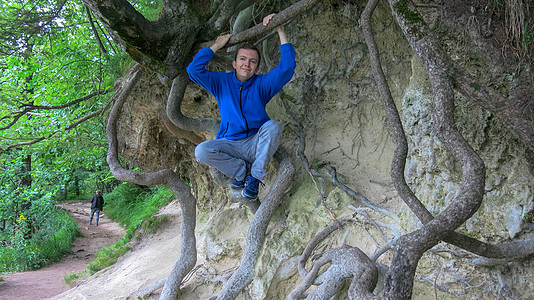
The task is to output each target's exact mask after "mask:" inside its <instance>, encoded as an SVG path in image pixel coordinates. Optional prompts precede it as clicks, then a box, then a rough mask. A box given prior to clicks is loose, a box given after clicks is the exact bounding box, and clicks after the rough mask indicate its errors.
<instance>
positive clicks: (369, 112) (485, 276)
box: [119, 3, 534, 299]
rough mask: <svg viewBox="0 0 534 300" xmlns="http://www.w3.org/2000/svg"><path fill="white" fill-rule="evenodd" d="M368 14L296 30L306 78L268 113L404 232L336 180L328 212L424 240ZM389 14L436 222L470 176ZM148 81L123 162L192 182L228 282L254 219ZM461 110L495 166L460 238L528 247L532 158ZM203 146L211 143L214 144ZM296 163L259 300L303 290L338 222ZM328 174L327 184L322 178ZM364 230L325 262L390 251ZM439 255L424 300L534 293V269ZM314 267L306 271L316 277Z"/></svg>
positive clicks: (411, 169) (289, 141)
mask: <svg viewBox="0 0 534 300" xmlns="http://www.w3.org/2000/svg"><path fill="white" fill-rule="evenodd" d="M340 12H342V13H341V14H339V13H340ZM359 13H360V12H359V11H358V9H357V7H355V6H352V5H351V4H349V3H343V4H339V6H338V7H334V6H329V7H328V9H325V10H322V9H321V10H320V12H319V11H314V12H310V14H312V15H313V18H311V17H307V18H301V19H298V22H297V23H296V24H298V26H296V25H291V24H289V25H287V26H286V30H287V32H288V34H289V35H290V39H291V40H292V41H294V45H295V49H296V53H297V70H296V74H295V76H294V78H293V79H292V81H291V82H290V83H289V84H288V85H287V86H286V87H285V88H284V91H285V92H286V93H287V94H288V95H290V96H291V99H281V98H280V97H278V96H277V97H275V98H274V99H273V100H272V101H271V103H269V105H268V111H269V114H270V116H271V118H273V119H275V120H278V121H280V123H281V124H282V125H283V132H284V135H283V139H282V144H283V145H284V147H286V148H287V149H289V150H290V152H291V153H294V152H295V151H294V150H295V149H296V148H297V145H296V141H297V140H298V139H297V138H296V134H295V131H296V128H295V126H294V125H292V118H293V116H296V117H297V118H299V121H300V122H301V123H302V124H303V127H304V128H305V133H306V137H307V138H306V149H305V154H306V156H307V158H308V161H309V162H310V165H311V166H312V167H314V168H318V166H319V165H320V164H321V163H325V162H329V163H330V164H331V165H333V166H334V167H336V169H337V171H338V179H339V180H340V181H342V182H343V183H344V184H346V185H347V186H348V187H349V188H351V189H352V190H354V191H355V192H356V193H358V194H360V195H362V196H364V197H365V198H367V199H368V200H369V201H370V202H372V203H373V204H375V205H380V206H381V207H383V208H385V209H388V210H389V211H391V212H392V214H393V215H395V216H396V217H397V218H398V219H399V220H400V221H396V220H395V219H394V218H390V217H386V216H384V215H383V214H380V213H377V212H376V211H375V210H372V209H369V208H366V207H365V206H364V205H362V203H361V202H360V201H358V200H355V199H354V198H352V197H350V196H349V195H347V194H346V193H345V192H344V191H342V190H341V189H340V188H338V187H336V186H334V185H333V184H332V183H331V182H330V181H328V180H325V181H326V190H325V200H324V204H325V205H326V207H328V209H329V210H330V211H331V212H332V215H333V216H334V217H336V218H340V217H344V216H351V215H353V214H355V212H354V211H353V210H351V209H350V208H349V205H354V206H356V207H360V208H361V209H363V210H365V212H367V213H368V214H369V215H371V216H372V218H373V219H374V220H375V221H376V222H377V223H379V224H381V225H380V226H381V229H382V231H383V233H384V235H385V236H386V237H387V238H388V239H391V238H392V237H393V236H394V235H395V234H404V233H408V232H412V231H414V230H417V229H418V228H420V226H421V223H420V221H419V220H417V218H416V217H415V216H414V214H413V213H412V212H411V211H410V210H409V209H408V208H407V206H406V205H405V204H404V203H403V202H402V200H401V199H400V198H399V196H398V195H397V194H396V192H395V190H394V188H393V186H392V183H391V179H390V177H389V172H390V165H391V158H392V153H393V151H394V148H395V147H394V145H393V141H392V138H391V135H390V133H389V129H388V128H387V123H386V119H385V115H384V110H383V108H382V105H381V100H380V98H379V96H378V93H377V90H376V85H375V84H374V80H373V79H372V78H373V77H372V74H371V71H370V69H369V62H368V53H367V48H366V46H365V43H364V40H363V37H362V34H361V30H360V29H359V27H358V26H357V23H356V21H355V20H356V19H358V16H359ZM389 14H390V12H389V8H387V7H385V6H384V7H379V8H378V10H377V12H376V13H375V17H376V18H377V19H376V21H374V24H373V26H374V30H375V32H376V40H377V44H378V45H379V48H380V51H381V60H382V63H383V64H384V65H383V66H384V69H385V73H386V77H387V79H388V81H389V85H390V88H391V91H392V95H393V98H394V99H395V101H396V104H397V107H398V110H399V114H400V116H401V119H402V122H403V126H404V130H405V132H406V135H407V137H408V143H409V154H408V159H407V161H406V171H405V176H406V180H407V182H408V184H409V186H410V187H411V188H412V189H413V190H414V192H415V194H416V195H417V197H418V198H419V199H420V200H421V201H422V202H423V203H424V204H425V205H426V206H427V208H428V209H429V211H430V212H431V213H432V214H434V215H437V214H439V213H440V212H441V211H443V209H445V207H446V206H447V205H449V204H450V203H451V202H452V201H454V199H455V197H456V196H457V195H458V193H459V183H460V180H461V172H460V169H459V166H458V164H457V163H456V162H455V161H454V159H453V157H452V155H451V154H450V153H449V152H448V151H447V150H446V149H444V147H443V145H442V143H441V142H440V141H439V140H438V139H437V138H436V136H435V132H434V129H433V121H432V113H433V108H432V106H433V98H432V89H431V86H430V85H429V82H428V78H427V75H426V73H425V70H424V68H423V66H422V64H421V62H420V61H419V59H418V58H417V57H416V56H415V55H414V54H413V51H412V50H411V48H410V47H409V45H408V44H407V42H406V40H405V39H404V37H403V35H402V33H401V32H400V30H399V29H398V27H397V26H396V23H395V21H394V20H392V19H391V16H389ZM340 15H341V17H340ZM318 28H319V29H318ZM318 41H319V42H318ZM267 47H268V51H267V52H268V53H269V55H270V56H272V57H271V58H270V60H271V61H272V60H276V59H277V56H276V55H277V54H276V53H277V52H276V51H277V44H276V40H274V39H273V40H268V43H267ZM145 83H146V84H147V86H146V87H143V88H142V89H141V91H139V93H138V95H139V99H137V100H136V101H135V102H134V101H132V102H128V103H127V107H126V108H125V113H123V116H121V120H122V121H121V123H120V124H121V131H120V132H119V138H120V139H121V145H122V148H123V153H122V155H124V156H125V157H126V159H127V160H128V161H129V162H131V163H132V164H135V163H136V162H140V164H141V165H142V167H145V168H146V169H149V170H150V169H156V168H157V167H158V166H159V165H161V164H164V165H166V166H169V165H170V166H175V168H176V170H177V171H178V173H179V174H181V175H182V176H183V177H184V178H188V180H190V182H191V186H192V190H193V193H194V195H195V196H196V197H197V198H198V213H197V220H198V222H197V246H198V250H199V253H198V257H199V264H203V265H204V266H205V267H206V269H207V270H209V272H211V273H213V274H218V275H221V276H222V275H223V274H226V273H225V272H226V271H227V270H231V269H233V268H235V267H236V266H238V265H239V264H240V259H241V255H242V253H243V248H244V247H245V237H246V234H247V230H248V225H249V224H250V221H251V219H252V217H253V214H252V213H251V212H250V211H249V210H248V209H247V208H245V207H243V206H240V205H239V204H237V203H231V201H230V192H229V190H228V189H227V188H222V187H221V185H220V184H219V183H217V180H214V179H213V176H211V175H210V172H209V170H208V169H207V168H206V167H205V166H202V165H199V164H198V163H197V162H196V161H195V160H194V157H193V151H194V146H193V145H191V144H190V143H188V142H187V141H184V140H183V139H180V138H176V137H172V136H171V135H170V134H169V133H168V132H167V131H165V129H164V128H163V127H161V126H162V125H161V123H160V122H159V119H158V118H159V117H158V114H157V112H158V111H159V110H160V109H161V108H162V107H164V103H165V97H164V96H165V95H164V93H163V91H164V88H162V87H161V86H159V85H158V83H157V80H156V79H154V78H148V79H147V80H146V81H145ZM313 90H316V93H313ZM144 92H147V93H152V94H150V95H146V94H145V93H144ZM455 100H456V119H457V123H458V127H459V129H460V131H461V132H462V133H463V134H464V136H465V138H466V139H467V140H468V141H469V142H470V143H471V145H472V147H473V148H474V149H475V151H476V152H477V153H478V154H479V155H480V156H481V157H482V158H483V160H484V162H485V164H486V167H487V176H486V186H485V195H484V200H483V203H482V205H481V207H480V209H479V211H478V212H477V213H476V214H475V215H474V216H473V217H472V218H471V219H469V220H468V221H467V222H466V223H465V224H464V225H463V226H461V227H460V228H459V229H458V230H457V231H458V232H460V233H464V234H468V235H469V236H473V237H475V238H478V239H481V240H483V241H487V242H502V241H506V240H509V239H512V238H527V237H530V236H531V233H529V232H528V231H525V230H524V229H525V228H526V227H528V226H527V225H528V223H529V222H530V220H531V219H532V214H533V213H532V211H533V209H534V182H533V181H532V177H533V175H532V174H531V173H530V172H529V164H530V163H529V161H528V159H527V157H528V155H527V152H528V150H527V149H526V148H525V147H524V146H523V145H521V144H520V143H519V142H518V141H517V140H516V139H515V138H514V137H513V136H512V135H511V134H510V133H509V132H508V131H507V130H506V129H504V128H503V126H502V125H501V124H499V122H497V121H496V120H495V118H494V117H492V116H491V114H490V113H488V112H487V111H486V110H484V109H482V108H480V107H478V106H476V105H474V104H473V103H472V102H471V101H470V100H468V99H465V98H464V97H463V96H461V95H456V99H455ZM284 102H285V103H284ZM132 103H135V104H132ZM183 105H184V106H183V112H184V114H186V115H188V116H191V117H193V116H194V117H217V111H216V105H215V104H214V101H213V99H211V98H210V95H208V94H207V93H204V92H203V91H202V90H199V89H198V88H197V87H194V86H191V87H189V88H188V91H187V93H186V98H185V99H184V104H183ZM287 107H289V109H290V112H288V111H287V110H286V108H287ZM292 115H293V116H292ZM205 137H208V138H211V137H209V135H208V134H205ZM293 162H294V164H295V165H296V167H297V175H296V176H295V179H294V182H293V184H292V185H291V188H290V190H289V191H287V192H286V196H285V198H284V199H283V202H282V204H281V205H280V207H278V208H277V210H276V211H275V213H274V215H273V218H272V220H271V223H270V225H269V227H268V229H267V233H266V240H265V243H264V247H263V248H262V250H261V251H260V253H259V257H258V262H257V264H256V267H255V275H254V280H253V282H252V283H251V285H249V286H248V287H247V289H246V291H245V293H246V294H247V295H249V296H250V297H251V299H283V298H285V297H286V296H287V295H288V294H289V293H290V292H291V290H292V289H293V288H294V287H296V286H297V285H298V284H299V283H300V282H301V281H302V279H301V278H300V276H299V275H298V272H297V263H298V260H299V256H300V254H301V253H302V251H303V249H304V248H305V247H306V245H307V243H308V242H309V241H310V240H311V239H312V238H313V237H314V236H315V235H316V234H317V233H318V232H320V231H321V230H322V229H324V228H325V227H326V226H328V225H329V224H331V223H332V216H331V215H330V213H329V212H328V211H327V210H326V208H325V207H324V206H323V203H321V201H318V200H317V199H318V195H319V190H320V187H319V186H318V185H316V183H315V182H313V181H312V180H311V178H310V176H309V175H308V174H306V173H305V172H304V171H303V168H302V162H301V161H300V159H299V158H298V157H294V160H293ZM276 168H277V165H276V162H273V163H271V166H270V167H269V170H268V172H269V174H268V176H267V178H266V180H265V182H266V184H267V186H266V187H265V188H263V190H262V191H261V193H260V200H261V199H262V197H264V196H265V193H266V192H267V190H268V188H269V186H270V184H271V183H272V179H273V178H274V176H275V174H276V171H277V170H276ZM319 171H321V172H324V173H328V172H327V171H326V170H324V169H319ZM354 218H355V222H354V223H352V224H350V225H347V226H346V227H345V228H343V229H341V230H338V231H336V232H334V233H333V234H331V236H329V237H328V238H327V239H326V240H325V241H324V242H323V243H321V244H320V245H319V247H318V248H317V249H316V250H315V254H317V253H321V252H324V251H327V250H329V249H332V248H335V247H339V246H341V245H342V244H343V243H345V244H348V245H351V246H355V247H359V248H360V249H362V250H363V251H364V252H365V253H366V254H367V255H369V256H370V255H372V254H373V253H374V252H375V251H376V250H377V249H379V248H380V247H383V246H384V245H385V244H386V241H385V240H384V239H383V238H382V236H381V233H380V232H379V231H378V230H377V228H376V226H375V225H373V224H372V223H371V222H369V221H368V220H366V219H365V218H364V217H362V215H361V214H356V215H355V217H354ZM176 234H178V233H176ZM439 247H445V248H444V249H445V250H446V251H442V252H437V251H434V252H433V251H429V252H428V253H427V254H425V255H424V256H423V258H422V260H421V262H420V265H419V268H418V277H417V278H416V280H415V288H414V296H413V298H414V299H429V298H432V299H434V292H435V289H434V287H433V285H432V284H433V283H434V282H435V283H436V284H437V285H438V286H439V287H447V290H448V293H445V292H440V294H439V298H440V299H457V297H460V298H465V299H479V298H477V297H479V296H480V295H488V297H489V299H491V297H492V295H497V294H499V293H500V292H501V290H503V289H504V288H505V287H507V286H511V283H512V282H513V286H514V289H515V290H516V291H517V294H519V295H531V294H534V284H532V283H531V279H530V278H526V277H524V276H521V274H525V273H526V274H529V273H532V271H533V269H534V267H533V266H532V264H531V263H530V262H524V263H521V264H520V263H510V264H509V265H507V268H508V270H507V271H506V272H505V271H503V269H502V268H501V267H499V266H498V267H496V269H492V270H489V269H484V268H475V267H473V265H472V264H471V260H470V259H465V258H459V257H457V256H455V255H453V253H455V251H456V249H452V248H453V247H452V246H449V245H445V244H444V245H440V246H439ZM177 248H178V246H177ZM440 249H441V248H440ZM442 250H443V249H442ZM390 256H391V253H390V252H387V253H386V254H385V255H383V256H382V257H381V258H380V259H379V260H378V262H379V263H383V264H385V265H388V264H389V262H390V258H391V257H390ZM310 266H311V265H310V263H309V262H308V264H307V268H308V269H309V268H310ZM210 276H211V275H210ZM214 276H215V275H214ZM215 278H221V277H215ZM220 281H221V280H219V279H214V278H213V277H209V276H208V275H205V276H204V277H201V276H196V277H195V276H193V278H192V279H191V282H188V283H187V285H186V287H185V288H184V290H183V292H182V294H181V296H180V299H199V297H200V298H209V296H212V295H214V293H215V292H214V291H217V290H218V289H220V287H221V283H220ZM193 287H195V288H193ZM340 299H343V298H342V297H341V298H340Z"/></svg>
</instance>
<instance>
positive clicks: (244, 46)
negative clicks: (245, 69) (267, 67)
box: [234, 44, 261, 66]
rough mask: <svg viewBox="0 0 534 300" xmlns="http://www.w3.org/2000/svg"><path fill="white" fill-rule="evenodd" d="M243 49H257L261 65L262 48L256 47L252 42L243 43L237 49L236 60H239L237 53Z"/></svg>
mask: <svg viewBox="0 0 534 300" xmlns="http://www.w3.org/2000/svg"><path fill="white" fill-rule="evenodd" d="M241 49H248V50H255V51H256V53H258V66H259V65H260V62H261V52H260V50H258V48H256V46H254V45H252V44H243V45H241V46H240V47H239V48H238V49H237V51H236V52H235V56H234V60H237V53H238V52H239V50H241Z"/></svg>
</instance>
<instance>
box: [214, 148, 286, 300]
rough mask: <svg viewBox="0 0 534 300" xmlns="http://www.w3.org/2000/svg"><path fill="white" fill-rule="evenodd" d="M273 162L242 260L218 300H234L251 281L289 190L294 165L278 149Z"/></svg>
mask: <svg viewBox="0 0 534 300" xmlns="http://www.w3.org/2000/svg"><path fill="white" fill-rule="evenodd" d="M275 158H276V159H278V160H279V161H280V168H279V170H278V175H277V177H276V179H275V180H274V183H273V184H272V186H271V188H270V190H269V193H268V194H267V196H266V197H265V199H263V201H262V203H261V205H260V207H259V208H258V210H257V211H256V214H255V215H254V218H253V219H252V222H251V224H250V227H249V229H248V233H247V240H246V246H245V251H244V253H243V257H242V258H241V265H240V266H239V268H238V269H237V270H236V271H235V272H234V274H232V277H230V279H229V280H228V281H227V282H226V284H225V285H224V287H223V289H222V291H221V293H220V294H219V296H218V297H217V299H235V298H236V297H237V295H239V293H240V292H241V291H242V290H243V289H244V288H245V287H246V286H247V285H248V284H250V282H251V281H252V277H253V275H254V266H255V265H256V261H257V259H258V255H259V253H260V250H261V247H262V246H263V242H264V241H265V232H266V230H267V226H268V225H269V221H270V220H271V216H272V214H273V212H274V210H275V208H276V207H278V205H279V204H280V202H281V201H282V196H283V195H284V192H285V191H286V189H287V188H288V187H289V185H290V183H291V181H292V179H293V174H294V173H295V167H294V166H293V163H292V162H291V160H290V158H289V156H288V155H287V153H286V152H285V151H284V150H283V149H282V148H279V149H278V151H277V152H276V154H275Z"/></svg>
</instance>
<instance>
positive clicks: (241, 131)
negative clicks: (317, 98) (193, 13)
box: [187, 14, 295, 200]
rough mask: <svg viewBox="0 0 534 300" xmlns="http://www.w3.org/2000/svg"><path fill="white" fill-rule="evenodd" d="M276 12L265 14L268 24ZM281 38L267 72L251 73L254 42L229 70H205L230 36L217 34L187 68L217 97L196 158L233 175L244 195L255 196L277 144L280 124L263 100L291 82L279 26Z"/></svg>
mask: <svg viewBox="0 0 534 300" xmlns="http://www.w3.org/2000/svg"><path fill="white" fill-rule="evenodd" d="M274 15H275V14H271V15H268V16H266V17H265V18H264V19H263V25H264V26H267V25H268V24H269V21H270V20H271V19H272V17H273V16H274ZM275 30H276V31H277V32H278V36H279V37H280V61H279V63H278V66H276V68H274V69H272V70H271V71H269V72H268V73H267V74H256V72H257V71H258V69H259V65H260V59H261V56H260V52H259V51H258V49H256V47H254V46H253V45H243V46H241V47H240V48H239V49H238V50H237V52H236V55H235V58H234V61H233V62H232V66H233V67H234V71H233V72H228V73H227V72H214V71H208V70H206V66H207V65H208V64H209V62H210V61H211V60H212V59H213V56H214V54H215V52H217V51H218V50H219V49H221V48H222V47H224V46H225V45H226V43H227V42H228V40H229V39H230V37H231V36H232V35H231V34H227V35H221V36H219V37H218V38H217V39H216V40H215V43H214V44H213V45H212V46H211V47H205V48H202V49H201V50H200V51H199V52H198V53H197V55H195V58H194V59H193V61H192V62H191V64H189V66H188V67H187V73H188V74H189V77H190V78H191V80H193V81H194V82H195V83H197V84H199V85H200V86H202V87H203V88H205V89H206V90H207V91H208V92H210V93H211V94H212V95H213V96H215V98H216V99H217V103H218V105H219V112H220V115H221V125H220V127H219V132H218V133H217V136H216V139H215V140H210V141H206V142H203V143H201V144H199V145H198V146H197V147H196V149H195V156H196V158H197V160H198V161H199V162H201V163H204V164H206V165H209V166H212V167H215V168H217V169H219V170H220V171H221V172H223V173H224V174H225V175H226V176H228V177H230V178H234V179H235V181H234V182H233V183H232V184H231V186H230V187H231V188H232V189H242V194H243V196H244V197H246V198H248V199H251V200H253V199H256V198H257V196H258V189H259V184H260V183H261V180H263V178H264V177H265V175H266V171H265V167H266V166H267V164H268V163H269V162H270V161H271V159H272V157H273V155H274V153H275V152H276V149H278V146H279V144H280V136H281V133H282V132H281V131H282V130H281V128H280V124H279V123H278V122H277V121H274V120H271V119H270V118H269V116H268V115H267V112H266V111H265V107H266V105H267V103H268V102H269V101H270V100H271V98H272V97H274V95H276V94H277V93H278V92H279V91H280V90H281V89H282V87H283V86H284V85H285V84H286V83H288V82H289V80H291V77H293V73H294V71H295V50H294V49H293V45H291V43H289V42H288V40H287V37H286V34H285V30H284V26H283V25H280V26H278V27H276V28H275Z"/></svg>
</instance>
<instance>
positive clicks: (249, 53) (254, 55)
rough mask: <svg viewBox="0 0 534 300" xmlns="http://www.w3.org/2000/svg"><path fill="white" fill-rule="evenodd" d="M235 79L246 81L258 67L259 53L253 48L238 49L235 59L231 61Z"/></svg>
mask: <svg viewBox="0 0 534 300" xmlns="http://www.w3.org/2000/svg"><path fill="white" fill-rule="evenodd" d="M232 66H234V69H235V74H236V77H237V79H239V80H240V81H243V82H245V81H247V80H249V79H250V77H252V75H254V74H255V73H256V71H258V69H259V55H258V52H256V50H253V49H239V50H238V51H237V55H236V60H234V61H233V62H232Z"/></svg>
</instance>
